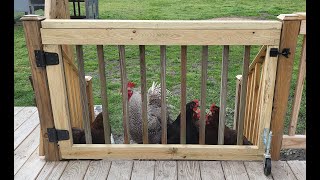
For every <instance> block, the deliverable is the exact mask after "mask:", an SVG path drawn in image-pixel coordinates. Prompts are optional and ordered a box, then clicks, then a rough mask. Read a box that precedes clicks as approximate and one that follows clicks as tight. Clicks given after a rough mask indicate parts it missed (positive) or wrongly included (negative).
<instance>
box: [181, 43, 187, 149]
mask: <svg viewBox="0 0 320 180" xmlns="http://www.w3.org/2000/svg"><path fill="white" fill-rule="evenodd" d="M180 58H181V77H180V80H181V87H180V89H181V93H180V113H181V116H180V144H186V135H187V134H186V128H187V124H186V104H187V102H186V101H187V46H181V51H180Z"/></svg>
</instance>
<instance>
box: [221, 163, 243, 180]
mask: <svg viewBox="0 0 320 180" xmlns="http://www.w3.org/2000/svg"><path fill="white" fill-rule="evenodd" d="M221 164H222V168H223V171H224V176H225V178H226V180H229V179H237V180H240V179H241V180H243V179H249V177H248V174H247V171H246V169H245V167H244V164H243V162H242V161H222V162H221Z"/></svg>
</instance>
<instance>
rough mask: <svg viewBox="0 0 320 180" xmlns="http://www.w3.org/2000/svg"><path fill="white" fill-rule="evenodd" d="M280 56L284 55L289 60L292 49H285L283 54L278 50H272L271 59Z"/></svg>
mask: <svg viewBox="0 0 320 180" xmlns="http://www.w3.org/2000/svg"><path fill="white" fill-rule="evenodd" d="M279 54H281V55H283V56H284V57H286V58H289V54H291V52H290V48H283V49H282V52H279V51H278V48H271V49H270V57H277V56H278V55H279Z"/></svg>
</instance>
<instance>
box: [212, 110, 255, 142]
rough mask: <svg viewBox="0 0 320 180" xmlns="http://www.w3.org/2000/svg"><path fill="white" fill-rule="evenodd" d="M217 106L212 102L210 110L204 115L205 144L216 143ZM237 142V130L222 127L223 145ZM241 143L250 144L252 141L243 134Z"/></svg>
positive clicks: (217, 125) (217, 126)
mask: <svg viewBox="0 0 320 180" xmlns="http://www.w3.org/2000/svg"><path fill="white" fill-rule="evenodd" d="M219 110H220V108H219V106H216V105H215V104H212V105H211V107H210V112H209V113H208V114H207V115H206V144H211V145H217V144H218V128H219ZM236 144H237V131H236V130H233V129H230V128H229V127H228V126H226V125H225V127H224V145H236ZM243 145H252V143H251V142H250V141H249V140H248V139H247V138H246V137H245V136H243Z"/></svg>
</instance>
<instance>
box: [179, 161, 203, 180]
mask: <svg viewBox="0 0 320 180" xmlns="http://www.w3.org/2000/svg"><path fill="white" fill-rule="evenodd" d="M178 179H181V180H184V179H186V180H187V179H190V180H193V179H195V180H196V179H197V180H200V179H201V177H200V166H199V161H178Z"/></svg>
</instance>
